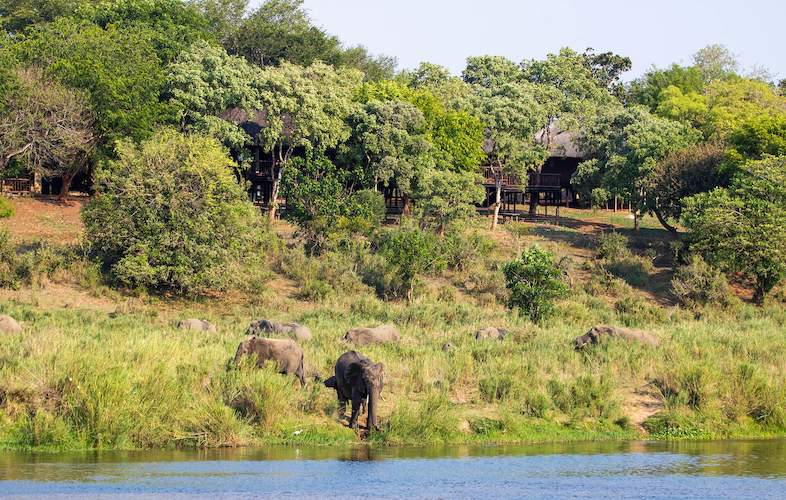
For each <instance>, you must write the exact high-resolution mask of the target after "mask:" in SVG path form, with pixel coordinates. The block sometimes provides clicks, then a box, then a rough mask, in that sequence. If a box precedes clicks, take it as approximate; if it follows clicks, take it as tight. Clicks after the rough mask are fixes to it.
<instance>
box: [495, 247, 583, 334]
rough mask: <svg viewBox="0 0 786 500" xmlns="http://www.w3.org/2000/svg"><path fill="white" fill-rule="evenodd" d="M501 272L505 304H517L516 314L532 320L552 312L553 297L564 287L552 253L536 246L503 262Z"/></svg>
mask: <svg viewBox="0 0 786 500" xmlns="http://www.w3.org/2000/svg"><path fill="white" fill-rule="evenodd" d="M502 272H503V274H504V275H505V285H506V286H507V288H508V290H509V291H510V298H509V300H508V304H509V306H510V307H511V308H513V307H518V308H519V311H520V313H522V314H525V315H526V316H528V317H529V318H530V319H531V320H532V321H533V322H536V323H537V322H539V321H540V320H542V319H543V318H545V317H547V316H548V315H550V314H551V313H552V311H553V310H554V300H555V299H557V298H559V297H561V296H563V295H564V294H565V293H566V292H567V290H568V289H567V286H566V285H565V283H564V280H563V273H562V270H561V269H560V268H559V266H557V264H555V262H554V256H553V255H552V254H551V253H549V252H547V251H545V250H541V249H540V248H539V247H537V246H533V247H530V248H528V249H527V250H524V252H523V253H522V254H521V258H519V259H516V260H514V261H511V262H508V263H507V264H505V266H504V267H503V269H502Z"/></svg>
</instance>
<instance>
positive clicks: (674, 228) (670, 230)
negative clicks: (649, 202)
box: [653, 208, 677, 234]
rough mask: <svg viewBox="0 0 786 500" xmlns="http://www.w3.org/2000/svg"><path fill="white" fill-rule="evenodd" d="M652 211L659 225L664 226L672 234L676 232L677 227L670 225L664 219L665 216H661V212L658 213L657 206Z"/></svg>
mask: <svg viewBox="0 0 786 500" xmlns="http://www.w3.org/2000/svg"><path fill="white" fill-rule="evenodd" d="M653 212H655V217H657V218H658V222H660V225H661V226H663V227H664V228H666V230H667V231H669V232H670V233H672V234H677V228H676V227H674V226H672V225H671V224H669V222H668V221H667V220H666V218H665V217H663V214H661V213H660V210H658V209H657V208H655V209H654V210H653Z"/></svg>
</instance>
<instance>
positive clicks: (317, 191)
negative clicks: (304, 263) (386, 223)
mask: <svg viewBox="0 0 786 500" xmlns="http://www.w3.org/2000/svg"><path fill="white" fill-rule="evenodd" d="M352 177H353V176H352V173H351V172H349V171H347V170H342V169H339V168H338V167H336V165H335V164H334V163H333V162H332V161H331V160H330V159H329V158H328V157H326V156H325V155H323V154H320V153H314V154H311V155H307V156H306V157H305V158H295V159H293V160H292V163H291V165H290V167H289V168H288V169H287V172H286V174H285V176H284V179H283V193H284V196H285V197H286V199H287V214H286V217H287V218H288V219H290V220H292V221H295V222H296V223H297V224H298V225H299V226H300V228H301V231H302V233H303V234H304V235H305V237H306V241H307V246H308V248H309V250H311V251H312V252H320V251H323V250H325V249H328V248H335V247H337V246H339V245H340V244H341V243H351V241H352V240H353V239H354V238H356V237H357V236H359V235H369V234H370V233H371V232H372V231H373V230H374V229H376V228H378V227H379V226H380V225H381V223H382V219H383V218H384V216H385V200H384V197H383V196H382V194H381V193H377V192H375V191H370V190H361V191H357V192H354V193H352V192H350V190H349V189H350V186H351V185H352V182H351V180H352Z"/></svg>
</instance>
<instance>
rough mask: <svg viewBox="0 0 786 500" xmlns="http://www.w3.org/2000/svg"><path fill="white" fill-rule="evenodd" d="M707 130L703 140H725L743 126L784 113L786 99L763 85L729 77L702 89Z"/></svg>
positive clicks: (759, 82)
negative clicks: (706, 116) (706, 114)
mask: <svg viewBox="0 0 786 500" xmlns="http://www.w3.org/2000/svg"><path fill="white" fill-rule="evenodd" d="M706 96H707V107H708V109H709V112H708V115H709V116H708V126H707V130H706V131H705V136H707V137H711V138H718V139H721V140H725V139H727V138H728V136H729V134H731V133H732V132H733V131H734V130H736V129H737V128H739V127H740V126H741V125H742V124H743V123H745V122H748V121H751V120H756V119H758V118H760V117H763V116H776V115H783V114H784V113H786V97H783V96H780V95H778V94H777V93H776V92H775V91H774V90H773V88H772V86H770V85H769V84H767V83H764V82H761V81H758V80H747V79H745V78H737V77H732V78H728V79H726V80H719V81H716V82H713V83H711V84H710V85H708V86H707V89H706Z"/></svg>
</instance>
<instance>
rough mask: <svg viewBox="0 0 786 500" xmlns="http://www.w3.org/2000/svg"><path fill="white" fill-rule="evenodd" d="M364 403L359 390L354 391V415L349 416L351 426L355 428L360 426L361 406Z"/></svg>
mask: <svg viewBox="0 0 786 500" xmlns="http://www.w3.org/2000/svg"><path fill="white" fill-rule="evenodd" d="M362 404H363V397H362V396H361V395H360V393H359V392H358V391H354V390H353V391H352V416H351V417H350V418H349V426H350V427H351V428H353V429H357V427H358V415H359V414H360V406H361V405H362Z"/></svg>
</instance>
